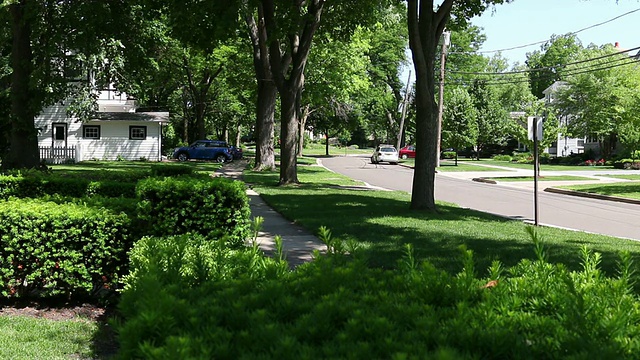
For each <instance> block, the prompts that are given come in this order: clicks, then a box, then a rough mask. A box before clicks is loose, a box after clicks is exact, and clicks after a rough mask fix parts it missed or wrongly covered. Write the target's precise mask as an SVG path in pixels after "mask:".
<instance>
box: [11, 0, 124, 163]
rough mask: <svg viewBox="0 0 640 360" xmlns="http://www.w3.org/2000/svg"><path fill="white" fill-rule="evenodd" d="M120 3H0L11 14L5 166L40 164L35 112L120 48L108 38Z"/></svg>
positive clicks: (39, 0)
mask: <svg viewBox="0 0 640 360" xmlns="http://www.w3.org/2000/svg"><path fill="white" fill-rule="evenodd" d="M121 7H123V4H120V2H118V1H104V2H94V1H55V0H4V1H2V2H1V3H0V18H2V19H7V18H8V25H9V29H10V36H11V46H10V50H9V58H10V67H11V76H10V79H9V82H10V84H9V98H10V111H9V114H8V120H7V121H6V122H5V128H4V134H2V135H3V136H4V137H5V138H6V139H7V142H8V147H7V148H6V149H4V155H3V156H2V159H3V161H2V167H3V168H4V169H12V168H34V167H37V166H39V165H40V156H39V151H38V140H37V134H38V132H37V129H36V128H35V125H34V123H35V122H34V120H35V117H36V116H37V115H38V114H39V113H40V111H42V109H43V108H44V107H45V106H47V105H50V104H52V103H54V102H56V101H60V100H63V99H65V98H67V97H68V96H69V95H70V94H72V93H73V92H74V91H77V90H78V86H75V85H74V86H72V85H70V80H75V79H76V78H77V77H78V75H79V74H82V73H83V72H84V73H86V72H87V71H88V68H89V67H92V69H95V68H98V67H102V68H106V67H109V63H108V62H105V61H102V59H104V57H102V56H100V55H105V54H106V53H107V52H109V50H111V49H114V48H117V42H111V41H105V39H109V38H110V37H109V35H110V34H111V32H112V30H113V29H114V26H113V25H114V24H113V23H114V21H112V20H113V16H114V14H117V9H119V8H121ZM112 45H113V46H112ZM5 50H6V48H3V52H4V51H5ZM100 58H101V59H100ZM99 59H100V60H99ZM5 79H6V78H5ZM96 80H99V79H96ZM5 81H6V80H3V81H0V82H1V83H5V84H6V82H5Z"/></svg>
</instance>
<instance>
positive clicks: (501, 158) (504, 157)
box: [493, 155, 513, 162]
mask: <svg viewBox="0 0 640 360" xmlns="http://www.w3.org/2000/svg"><path fill="white" fill-rule="evenodd" d="M512 159H513V158H512V157H511V156H510V155H495V156H494V157H493V160H496V161H508V162H510V161H511V160H512Z"/></svg>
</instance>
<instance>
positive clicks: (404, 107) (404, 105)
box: [396, 70, 411, 151]
mask: <svg viewBox="0 0 640 360" xmlns="http://www.w3.org/2000/svg"><path fill="white" fill-rule="evenodd" d="M410 83H411V70H409V78H407V87H406V88H405V90H404V101H403V102H402V117H400V131H398V141H397V142H396V149H398V151H400V145H402V134H404V119H405V117H406V116H407V104H408V103H409V84H410Z"/></svg>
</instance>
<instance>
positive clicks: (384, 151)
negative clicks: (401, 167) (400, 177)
mask: <svg viewBox="0 0 640 360" xmlns="http://www.w3.org/2000/svg"><path fill="white" fill-rule="evenodd" d="M379 162H388V163H389V164H392V165H395V164H397V163H398V150H396V148H395V146H393V145H378V147H376V150H375V151H374V152H373V155H371V163H372V164H377V163H379Z"/></svg>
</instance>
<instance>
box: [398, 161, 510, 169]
mask: <svg viewBox="0 0 640 360" xmlns="http://www.w3.org/2000/svg"><path fill="white" fill-rule="evenodd" d="M400 164H402V165H404V166H410V167H415V166H416V159H404V160H402V159H400ZM437 170H438V171H442V172H463V171H509V170H504V169H498V168H493V167H488V166H480V165H474V164H471V163H469V162H468V161H464V162H463V161H458V164H457V165H456V163H455V162H454V161H453V160H441V161H440V166H439V167H438V168H437Z"/></svg>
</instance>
